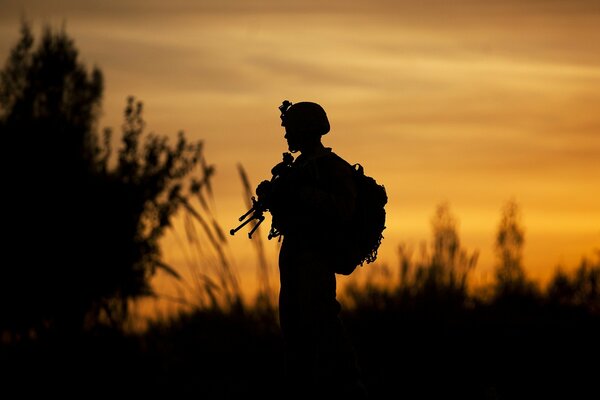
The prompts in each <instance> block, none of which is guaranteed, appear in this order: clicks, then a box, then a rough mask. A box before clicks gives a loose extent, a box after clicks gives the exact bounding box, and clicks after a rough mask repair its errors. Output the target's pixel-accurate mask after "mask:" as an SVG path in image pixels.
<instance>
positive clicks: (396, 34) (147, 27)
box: [0, 0, 600, 288]
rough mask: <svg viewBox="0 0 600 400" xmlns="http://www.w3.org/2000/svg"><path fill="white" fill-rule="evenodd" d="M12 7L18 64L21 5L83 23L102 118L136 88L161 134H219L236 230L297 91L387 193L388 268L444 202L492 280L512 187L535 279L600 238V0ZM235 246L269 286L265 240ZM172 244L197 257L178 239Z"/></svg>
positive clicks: (49, 1)
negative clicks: (243, 178)
mask: <svg viewBox="0 0 600 400" xmlns="http://www.w3.org/2000/svg"><path fill="white" fill-rule="evenodd" d="M324 4H325V5H324ZM0 10H1V12H0V56H1V57H2V59H3V60H4V59H6V56H7V53H8V50H9V48H10V47H11V45H12V44H13V43H14V42H15V40H16V39H17V37H18V27H19V21H20V17H21V16H25V17H26V18H27V19H28V20H29V21H30V22H31V23H32V24H33V28H34V31H35V32H36V34H38V33H39V32H40V29H41V26H42V25H43V24H44V23H46V22H49V23H51V24H53V25H54V26H60V24H61V23H63V22H64V23H65V26H66V29H67V32H68V33H69V34H70V35H71V36H72V37H73V38H75V41H76V45H77V46H78V48H79V49H80V51H81V57H82V60H83V61H84V62H85V63H87V64H88V65H89V66H92V65H97V66H99V67H100V68H101V69H102V71H103V72H104V75H105V78H106V91H105V97H104V116H103V118H102V121H101V125H102V126H111V127H114V128H115V129H118V127H119V124H120V116H121V113H122V110H123V107H124V104H125V98H126V96H128V95H135V96H136V97H137V98H139V99H140V100H142V101H143V102H144V103H145V107H146V119H147V122H148V127H149V128H150V130H151V131H154V132H158V133H162V134H169V135H173V136H174V135H175V134H176V133H177V131H179V130H184V131H185V132H186V133H187V134H188V136H189V137H190V138H193V139H202V140H204V142H205V149H206V156H207V157H208V160H209V161H210V162H212V163H213V164H215V166H216V168H217V175H216V179H215V185H216V201H217V216H218V219H219V221H220V222H221V223H222V224H223V226H224V228H226V229H229V228H231V227H234V226H236V225H237V217H238V216H239V215H241V213H243V212H244V211H245V204H244V199H243V197H242V188H241V184H240V181H239V178H238V176H237V170H236V165H237V163H241V164H243V165H244V166H245V167H246V169H247V171H248V174H249V176H250V178H251V179H252V180H253V182H254V183H258V181H260V180H262V179H267V178H269V174H270V172H269V171H270V168H271V167H272V166H273V164H275V163H276V162H278V161H280V158H281V153H282V152H284V151H286V147H285V141H284V139H283V133H282V130H281V127H280V126H279V113H278V110H277V107H278V105H279V104H280V103H281V101H282V100H283V99H289V100H291V101H302V100H309V101H316V102H319V103H320V104H322V105H323V106H324V107H325V109H326V110H327V112H328V114H329V117H330V120H331V125H332V131H331V133H330V134H329V135H327V136H326V137H325V138H324V142H325V144H326V145H327V146H331V147H333V149H334V150H335V151H336V152H338V153H339V154H340V155H342V156H343V157H345V158H346V159H348V161H350V162H361V163H362V164H363V165H364V166H365V169H366V171H367V173H369V174H372V175H373V176H375V177H376V178H378V180H379V181H380V182H381V183H383V184H384V185H385V186H386V188H387V190H388V195H389V198H390V202H389V205H388V221H389V223H388V229H387V230H386V235H385V237H386V238H385V240H384V243H383V245H382V247H381V251H380V259H381V260H382V261H386V262H388V263H390V264H393V263H395V262H396V258H395V255H396V248H397V245H398V244H399V243H400V242H407V243H409V244H412V245H418V243H419V242H420V241H422V240H426V239H428V238H429V235H430V224H429V221H430V218H431V216H432V215H433V213H434V211H435V207H436V205H437V204H439V203H440V202H442V201H447V202H448V203H449V204H450V208H451V210H452V212H453V213H454V214H455V216H456V217H457V218H458V220H459V231H460V235H461V238H462V241H463V245H464V246H465V247H466V248H467V249H469V250H475V249H478V250H479V251H480V254H481V255H480V259H479V263H478V266H477V273H478V274H480V275H481V276H485V274H486V273H489V271H490V269H491V267H492V265H493V262H494V253H493V241H494V232H495V229H496V226H497V224H498V222H499V219H500V210H501V207H502V205H503V204H504V202H505V201H507V200H508V199H510V198H514V199H516V201H517V202H518V203H519V204H520V206H521V210H522V213H523V223H524V225H525V228H526V247H525V260H524V261H525V265H526V267H527V269H528V272H529V273H530V274H531V275H532V276H533V277H535V278H539V279H544V278H545V277H547V276H548V274H549V273H550V272H552V271H553V269H554V267H555V266H556V265H557V264H559V263H561V264H563V265H564V266H565V267H566V268H571V267H573V266H575V265H576V264H577V262H578V261H579V259H580V258H581V257H582V256H584V255H591V254H592V252H593V250H594V248H598V247H600V200H599V199H600V185H599V183H600V112H599V110H600V90H599V89H600V29H599V28H598V27H599V26H600V3H599V2H597V1H551V0H544V1H542V0H504V1H485V2H481V1H466V0H464V1H453V2H445V1H431V0H425V1H419V2H413V1H383V0H381V1H364V2H351V1H350V2H349V1H341V0H335V1H328V2H322V1H303V2H301V3H300V2H296V3H293V2H280V1H271V0H265V1H253V2H244V1H238V2H234V1H223V0H221V1H216V0H214V1H202V2H196V1H182V0H175V1H168V2H167V1H158V0H145V1H131V0H119V1H116V0H112V1H111V0H109V1H102V2H92V1H81V0H77V1H76V0H63V1H54V0H39V1H23V0H21V1H12V0H10V1H7V0H0ZM267 225H268V223H266V224H265V227H267ZM263 234H265V232H263ZM267 244H268V245H269V251H270V259H271V261H272V262H273V268H275V256H276V247H275V244H274V243H270V242H268V243H267ZM230 246H231V250H232V254H233V257H234V258H235V260H236V261H235V262H236V266H237V268H238V272H239V274H240V277H241V279H242V282H243V284H244V285H245V287H247V288H251V287H253V283H252V281H253V279H254V275H255V272H254V264H253V263H254V253H253V252H252V248H251V246H250V243H249V240H248V239H247V238H246V237H245V235H244V234H241V235H239V236H235V237H233V238H230ZM165 252H166V257H167V260H168V261H169V262H171V263H172V264H173V265H176V266H178V268H182V269H185V268H186V267H184V264H185V261H184V256H183V255H182V252H181V249H178V247H177V246H176V245H175V244H174V239H173V238H166V240H165Z"/></svg>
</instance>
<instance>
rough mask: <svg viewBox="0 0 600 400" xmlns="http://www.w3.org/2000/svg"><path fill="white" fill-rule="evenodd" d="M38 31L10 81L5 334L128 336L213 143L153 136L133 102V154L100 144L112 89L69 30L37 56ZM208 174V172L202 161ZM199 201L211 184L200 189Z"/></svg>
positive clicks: (2, 296)
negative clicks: (104, 102)
mask: <svg viewBox="0 0 600 400" xmlns="http://www.w3.org/2000/svg"><path fill="white" fill-rule="evenodd" d="M34 42H35V40H34V37H33V35H32V33H31V29H30V27H29V26H28V24H26V23H23V24H22V27H21V36H20V39H19V40H18V42H17V43H16V45H15V46H14V47H13V49H12V51H11V53H10V56H9V58H8V60H7V62H6V65H5V66H4V68H3V69H2V71H1V72H0V135H1V137H2V140H3V146H4V149H6V150H5V157H4V158H3V162H4V166H3V167H4V168H2V173H3V178H4V179H3V185H4V191H3V192H4V193H6V195H5V196H4V197H5V201H6V203H5V204H6V205H5V207H4V216H3V217H4V218H3V219H4V221H5V225H4V226H5V227H6V229H5V233H6V234H7V237H8V238H7V239H5V246H6V247H5V248H6V251H5V254H4V256H5V261H4V262H3V263H2V267H1V270H2V271H1V272H2V274H3V278H2V280H1V283H0V315H1V316H2V317H1V319H0V332H5V333H6V334H8V335H9V337H10V338H12V339H11V340H18V339H20V338H23V337H32V336H33V337H35V336H38V335H40V334H41V333H43V332H46V331H48V330H51V331H52V330H58V331H60V332H65V331H68V332H78V331H81V330H82V329H87V328H92V327H94V326H97V325H98V324H100V323H109V324H112V325H115V326H122V324H123V322H124V321H126V319H127V316H128V311H129V305H130V302H131V300H133V299H136V298H138V297H140V296H146V295H152V291H151V288H150V285H149V279H150V277H151V276H152V275H153V274H154V273H155V272H156V270H157V268H162V269H164V270H166V271H168V272H170V273H171V274H172V275H173V276H177V273H176V272H175V271H174V270H172V269H171V268H169V267H168V266H167V265H165V264H164V263H163V262H162V261H161V257H160V256H161V253H160V248H159V243H158V242H159V239H160V238H161V236H162V235H163V233H164V229H165V228H166V227H167V226H169V224H170V221H171V218H172V217H173V215H174V214H175V213H176V212H177V210H178V209H179V207H180V206H181V205H182V204H183V203H185V201H186V198H187V196H188V195H189V194H190V191H189V190H184V184H185V183H186V178H187V177H188V175H189V174H190V173H191V171H192V169H193V167H194V166H195V165H196V164H197V163H198V162H199V161H200V160H201V159H202V143H201V142H197V143H188V141H187V140H186V139H185V136H184V134H183V132H180V133H179V137H178V139H177V142H176V143H175V144H170V143H169V141H168V139H167V137H163V136H159V135H156V134H149V135H148V136H147V137H146V138H145V140H143V136H144V135H143V131H144V128H145V124H144V120H143V117H142V111H143V107H142V103H141V102H138V101H136V100H135V99H134V98H133V97H130V98H129V99H128V100H127V104H126V107H125V113H124V123H123V125H122V140H121V146H120V148H119V149H118V151H117V154H115V155H114V156H113V152H112V147H111V131H110V130H108V129H106V130H105V131H104V135H102V136H101V135H99V134H98V132H97V131H98V129H97V125H98V117H99V112H100V107H101V98H102V90H103V78H102V74H101V72H100V70H99V69H98V68H93V69H92V70H91V71H88V69H87V68H86V67H85V66H84V65H83V64H82V63H81V61H80V60H79V55H78V50H77V49H76V47H75V44H74V42H73V40H72V39H70V38H69V37H68V35H67V34H66V33H65V31H64V29H63V30H61V31H53V30H52V29H50V28H48V27H46V28H45V29H44V32H43V35H42V38H41V40H40V41H39V43H38V44H37V46H36V47H35V48H34ZM202 161H203V162H204V160H202ZM193 183H194V186H193V188H192V189H193V191H196V192H197V191H199V190H200V189H201V187H202V185H203V184H204V185H206V184H207V183H208V179H204V180H203V181H202V182H200V183H199V182H198V181H196V182H193Z"/></svg>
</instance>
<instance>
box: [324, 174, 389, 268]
mask: <svg viewBox="0 0 600 400" xmlns="http://www.w3.org/2000/svg"><path fill="white" fill-rule="evenodd" d="M349 165H350V166H351V168H352V171H353V173H354V181H355V184H356V189H357V198H356V209H355V212H354V216H353V218H352V220H351V224H350V227H349V229H348V230H347V232H346V233H345V234H344V235H343V237H342V238H341V239H342V243H343V245H342V246H343V248H342V251H341V254H342V256H341V258H342V260H341V262H340V263H337V264H338V266H337V267H336V270H335V272H336V273H338V274H342V275H350V274H351V273H352V272H353V271H354V270H355V269H356V267H358V266H363V265H364V264H365V263H366V264H370V263H372V262H373V261H375V259H376V258H377V251H378V250H379V246H380V244H381V241H382V240H383V231H384V230H385V228H386V227H385V217H386V212H385V205H386V204H387V201H388V198H387V193H386V190H385V187H384V186H383V185H381V184H379V183H377V181H376V180H375V179H374V178H372V177H370V176H368V175H366V174H365V171H364V168H363V166H362V165H360V164H354V165H351V164H349Z"/></svg>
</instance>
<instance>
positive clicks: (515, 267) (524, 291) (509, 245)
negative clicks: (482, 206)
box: [494, 200, 535, 298]
mask: <svg viewBox="0 0 600 400" xmlns="http://www.w3.org/2000/svg"><path fill="white" fill-rule="evenodd" d="M524 243H525V230H524V228H523V226H522V222H521V210H520V209H519V205H518V204H517V202H516V201H514V200H510V201H508V202H506V204H505V205H504V206H503V208H502V216H501V219H500V223H499V225H498V230H497V233H496V242H495V250H496V255H497V258H498V261H497V264H496V268H495V278H496V280H495V283H494V294H495V296H496V297H497V298H511V297H523V296H532V295H534V293H535V287H534V284H533V282H531V281H529V280H528V278H527V276H526V274H525V269H524V268H523V263H522V260H523V246H524Z"/></svg>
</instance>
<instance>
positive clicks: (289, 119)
mask: <svg viewBox="0 0 600 400" xmlns="http://www.w3.org/2000/svg"><path fill="white" fill-rule="evenodd" d="M279 109H280V111H281V126H283V127H285V138H286V140H287V142H288V147H289V149H290V151H291V152H296V151H302V149H303V148H305V147H306V146H307V145H311V144H314V143H315V142H320V141H321V136H323V135H325V134H327V133H328V132H329V129H330V126H329V120H328V118H327V114H326V113H325V110H324V109H323V107H321V106H320V105H319V104H317V103H313V102H309V101H303V102H300V103H294V104H292V103H289V102H287V100H286V101H284V102H283V104H282V105H281V106H280V107H279Z"/></svg>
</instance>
